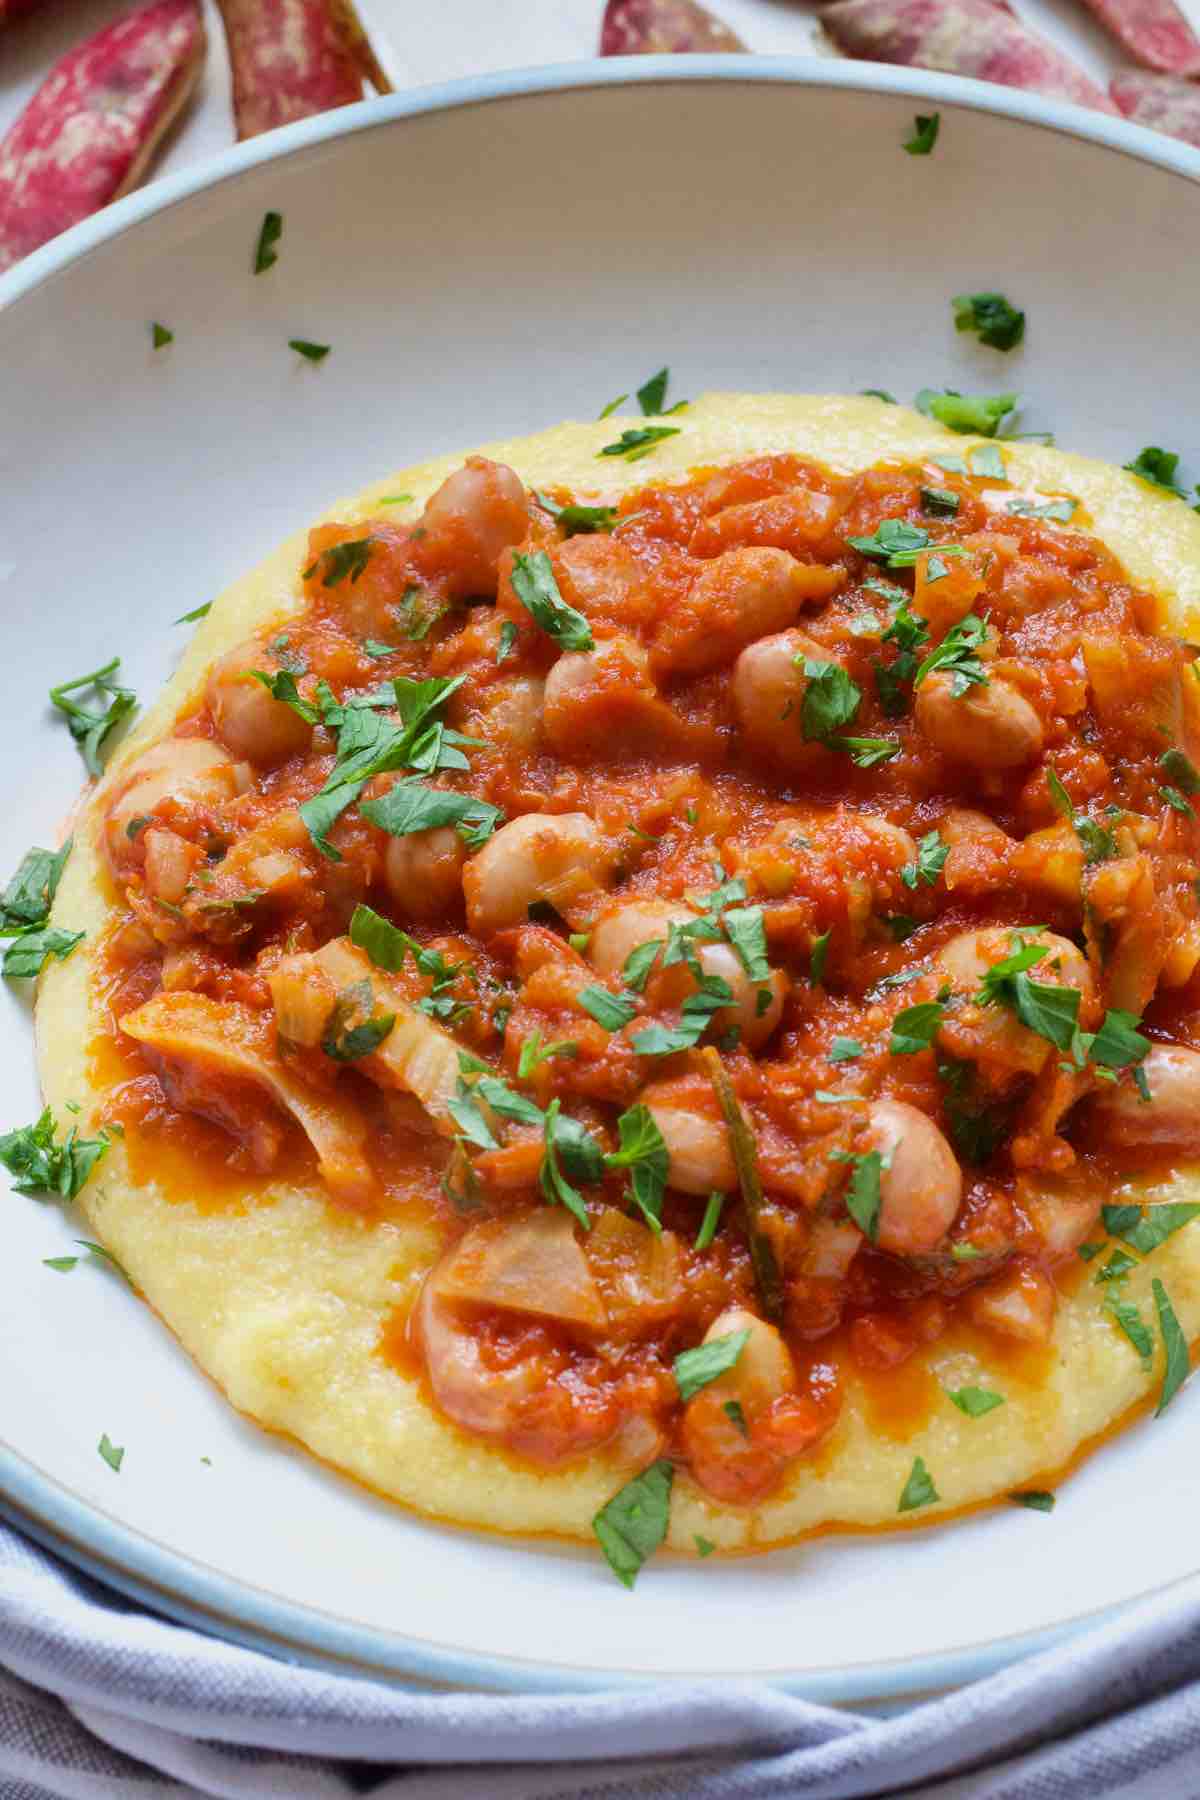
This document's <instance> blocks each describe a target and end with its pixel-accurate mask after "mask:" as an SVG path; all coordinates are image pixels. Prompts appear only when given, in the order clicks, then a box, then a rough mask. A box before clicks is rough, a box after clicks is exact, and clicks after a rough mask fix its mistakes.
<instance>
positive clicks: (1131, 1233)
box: [1101, 1201, 1200, 1256]
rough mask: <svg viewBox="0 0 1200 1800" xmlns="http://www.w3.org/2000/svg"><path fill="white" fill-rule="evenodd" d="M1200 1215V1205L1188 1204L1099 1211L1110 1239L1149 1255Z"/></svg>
mask: <svg viewBox="0 0 1200 1800" xmlns="http://www.w3.org/2000/svg"><path fill="white" fill-rule="evenodd" d="M1198 1216H1200V1205H1197V1204H1195V1203H1192V1202H1189V1201H1175V1202H1168V1203H1166V1204H1164V1205H1161V1206H1148V1207H1142V1206H1106V1207H1104V1208H1103V1209H1102V1212H1101V1217H1102V1218H1103V1220H1104V1229H1105V1231H1107V1232H1109V1233H1110V1234H1111V1235H1112V1236H1113V1237H1119V1238H1120V1239H1121V1240H1122V1242H1124V1243H1126V1244H1128V1245H1129V1247H1130V1249H1131V1250H1136V1251H1137V1252H1138V1254H1139V1256H1149V1255H1150V1253H1151V1251H1153V1250H1157V1249H1158V1247H1159V1245H1160V1244H1165V1243H1166V1241H1167V1239H1168V1238H1169V1237H1171V1236H1173V1235H1174V1233H1175V1232H1177V1231H1181V1230H1182V1229H1183V1227H1184V1226H1185V1225H1189V1224H1190V1223H1191V1221H1192V1220H1193V1219H1194V1218H1196V1217H1198Z"/></svg>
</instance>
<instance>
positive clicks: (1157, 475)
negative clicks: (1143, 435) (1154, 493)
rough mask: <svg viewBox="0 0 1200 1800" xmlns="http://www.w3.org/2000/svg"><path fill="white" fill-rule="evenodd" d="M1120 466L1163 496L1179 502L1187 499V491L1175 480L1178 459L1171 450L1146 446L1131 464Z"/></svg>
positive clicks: (1154, 445)
mask: <svg viewBox="0 0 1200 1800" xmlns="http://www.w3.org/2000/svg"><path fill="white" fill-rule="evenodd" d="M1121 466H1122V468H1124V469H1128V470H1129V473H1130V474H1131V475H1136V476H1138V478H1139V479H1140V480H1142V481H1146V482H1149V484H1150V486H1151V487H1156V488H1158V489H1160V490H1161V492H1162V493H1164V494H1174V495H1175V497H1176V498H1177V499H1179V500H1186V499H1188V498H1189V496H1188V493H1187V490H1186V489H1185V488H1182V487H1180V485H1179V483H1178V482H1177V481H1176V479H1175V471H1176V470H1177V469H1178V467H1179V457H1178V455H1177V454H1176V453H1175V452H1174V451H1172V450H1160V449H1159V448H1158V446H1157V445H1156V444H1148V445H1147V446H1146V448H1145V449H1144V450H1139V451H1138V453H1137V455H1136V456H1135V457H1134V459H1133V461H1132V462H1127V463H1122V465H1121Z"/></svg>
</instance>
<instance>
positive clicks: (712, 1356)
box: [675, 1326, 750, 1401]
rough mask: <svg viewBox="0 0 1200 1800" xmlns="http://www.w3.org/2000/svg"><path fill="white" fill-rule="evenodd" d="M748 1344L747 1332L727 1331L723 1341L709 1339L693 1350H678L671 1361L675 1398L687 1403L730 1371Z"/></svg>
mask: <svg viewBox="0 0 1200 1800" xmlns="http://www.w3.org/2000/svg"><path fill="white" fill-rule="evenodd" d="M749 1341H750V1329H749V1327H748V1326H747V1328H746V1329H745V1330H744V1331H731V1332H729V1333H728V1334H727V1335H726V1336H725V1337H718V1338H710V1339H708V1340H707V1341H706V1342H705V1343H703V1344H700V1345H698V1346H697V1347H696V1349H695V1350H681V1351H680V1353H679V1355H678V1356H677V1357H676V1358H675V1380H676V1383H677V1385H678V1387H679V1398H680V1399H681V1400H685V1401H686V1400H690V1399H691V1398H692V1396H693V1395H694V1394H698V1393H699V1392H700V1390H701V1388H706V1387H707V1386H708V1385H709V1383H710V1382H712V1381H716V1380H718V1379H719V1377H720V1376H722V1375H724V1374H726V1373H727V1372H728V1371H729V1370H730V1369H732V1368H733V1366H734V1364H735V1363H736V1362H737V1359H738V1357H739V1356H740V1355H741V1354H742V1351H743V1350H744V1349H745V1348H746V1345H747V1344H748V1343H749Z"/></svg>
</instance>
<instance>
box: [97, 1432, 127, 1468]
mask: <svg viewBox="0 0 1200 1800" xmlns="http://www.w3.org/2000/svg"><path fill="white" fill-rule="evenodd" d="M96 1448H97V1450H98V1451H99V1452H100V1455H101V1456H102V1457H103V1458H104V1461H105V1462H106V1463H107V1464H108V1466H109V1468H110V1469H111V1470H112V1472H113V1474H114V1475H119V1474H120V1473H121V1464H122V1463H123V1462H124V1461H125V1448H124V1445H118V1444H114V1443H113V1442H112V1441H111V1439H110V1438H109V1436H108V1433H107V1432H101V1434H100V1442H99V1443H98V1444H97V1445H96Z"/></svg>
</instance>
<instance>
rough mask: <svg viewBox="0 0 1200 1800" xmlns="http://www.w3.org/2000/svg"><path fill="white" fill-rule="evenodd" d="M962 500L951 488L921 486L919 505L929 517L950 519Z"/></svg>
mask: <svg viewBox="0 0 1200 1800" xmlns="http://www.w3.org/2000/svg"><path fill="white" fill-rule="evenodd" d="M961 505H962V501H961V499H960V498H959V496H958V495H957V494H956V493H955V491H954V489H953V488H939V487H923V488H922V489H921V506H922V508H923V510H924V511H925V512H927V513H928V514H929V515H930V517H931V518H934V519H952V518H953V517H954V515H955V514H956V513H957V511H958V509H959V507H960V506H961Z"/></svg>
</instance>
